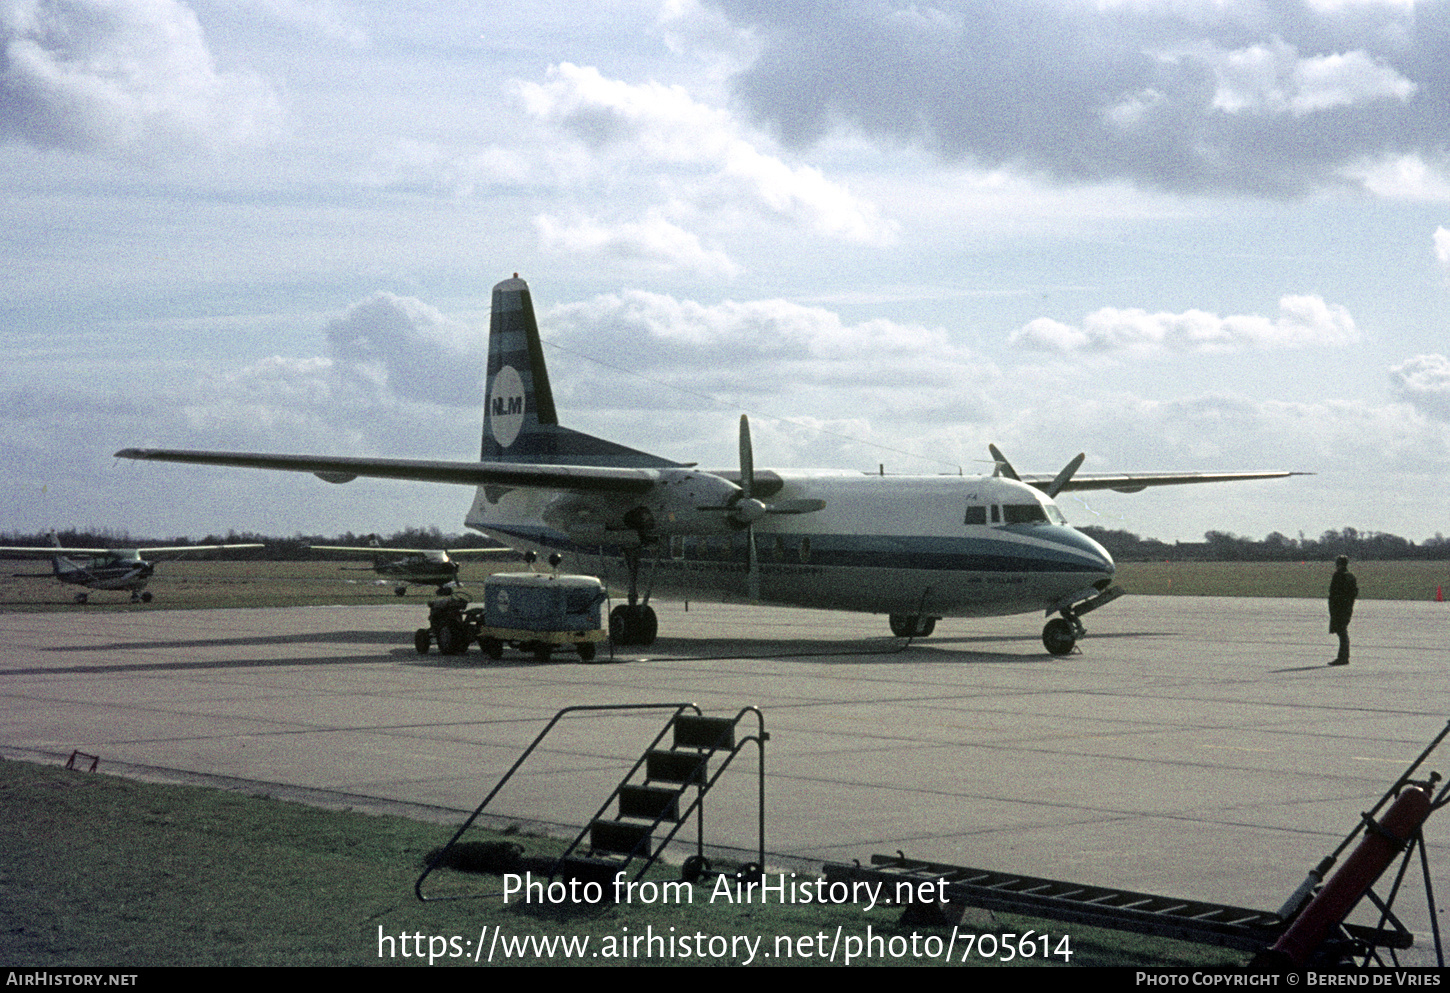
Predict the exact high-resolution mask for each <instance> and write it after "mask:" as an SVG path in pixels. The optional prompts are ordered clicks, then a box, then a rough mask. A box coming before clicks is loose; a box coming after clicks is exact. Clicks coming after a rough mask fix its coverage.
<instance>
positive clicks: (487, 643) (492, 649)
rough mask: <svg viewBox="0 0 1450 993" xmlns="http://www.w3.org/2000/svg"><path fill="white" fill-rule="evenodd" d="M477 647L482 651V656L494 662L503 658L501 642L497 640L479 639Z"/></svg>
mask: <svg viewBox="0 0 1450 993" xmlns="http://www.w3.org/2000/svg"><path fill="white" fill-rule="evenodd" d="M478 647H479V648H482V649H483V654H485V655H487V656H488V657H489V658H491V659H493V660H495V661H497V660H498V659H501V658H503V642H501V641H499V640H498V639H497V638H479V639H478Z"/></svg>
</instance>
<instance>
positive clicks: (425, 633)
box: [413, 628, 433, 655]
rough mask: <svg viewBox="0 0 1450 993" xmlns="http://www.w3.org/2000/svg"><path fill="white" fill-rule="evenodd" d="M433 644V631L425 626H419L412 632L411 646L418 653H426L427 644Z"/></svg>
mask: <svg viewBox="0 0 1450 993" xmlns="http://www.w3.org/2000/svg"><path fill="white" fill-rule="evenodd" d="M431 644H433V632H431V631H429V630H428V629H427V628H419V629H418V630H416V631H414V632H413V647H414V648H416V649H417V650H418V654H419V655H427V654H428V646H429V645H431Z"/></svg>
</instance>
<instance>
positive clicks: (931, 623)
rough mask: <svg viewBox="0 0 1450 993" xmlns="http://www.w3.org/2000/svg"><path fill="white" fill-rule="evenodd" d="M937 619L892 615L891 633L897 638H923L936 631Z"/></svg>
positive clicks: (918, 615)
mask: <svg viewBox="0 0 1450 993" xmlns="http://www.w3.org/2000/svg"><path fill="white" fill-rule="evenodd" d="M937 620H938V618H935V617H926V616H924V615H922V614H892V615H891V616H890V618H889V621H890V623H891V633H892V634H894V635H896V637H898V638H925V637H927V636H929V635H930V634H931V633H932V632H933V631H935V630H936V622H937Z"/></svg>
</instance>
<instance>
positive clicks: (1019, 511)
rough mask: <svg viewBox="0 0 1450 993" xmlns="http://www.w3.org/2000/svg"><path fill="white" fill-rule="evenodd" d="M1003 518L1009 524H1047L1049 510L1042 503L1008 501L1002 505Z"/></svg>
mask: <svg viewBox="0 0 1450 993" xmlns="http://www.w3.org/2000/svg"><path fill="white" fill-rule="evenodd" d="M1002 518H1003V520H1004V521H1005V522H1006V523H1008V524H1046V523H1047V512H1046V511H1045V510H1043V509H1042V504H1040V503H1007V504H1003V505H1002Z"/></svg>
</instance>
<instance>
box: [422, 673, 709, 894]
mask: <svg viewBox="0 0 1450 993" xmlns="http://www.w3.org/2000/svg"><path fill="white" fill-rule="evenodd" d="M670 708H673V709H674V711H675V717H678V716H679V715H680V714H681V713H683V712H684V711H686V710H693V711H694V712H695V713H696V714H700V713H701V711H700V708H699V707H698V706H696V705H695V704H693V703H689V702H686V703H602V704H580V705H578V706H573V707H565V708H564V709H563V710H561V711H559V712H558V713H556V714H555V715H554V716H553V718H552V719H551V720H550V721H549V723H548V724H547V725H545V726H544V730H542V731H540V732H539V734H538V737H536V738H535V739H534V740H533V742H532V743H531V744H530V745H529V747H528V748H526V749H524V753H523V754H522V755H520V756H519V757H518V760H517V761H515V762H514V764H513V765H512V766H510V767H509V770H508V772H506V773H504V774H503V778H502V779H500V780H499V781H498V785H496V786H494V788H493V789H492V790H491V791H490V792H489V794H488V796H486V797H484V798H483V802H482V803H480V804H479V805H478V806H477V807H476V808H474V811H473V813H471V814H469V815H468V819H467V820H466V821H464V822H463V826H462V827H460V828H459V829H458V830H457V831H456V832H454V834H453V837H452V838H449V839H448V844H446V845H444V846H443V847H442V848H440V849H439V850H438V853H437V854H436V855H434V856H433V858H432V859H430V860H429V862H428V866H427V868H425V869H424V870H423V873H422V875H420V876H419V877H418V880H417V882H415V883H414V884H413V893H414V894H415V895H416V896H417V897H418V899H419V900H421V901H423V902H424V903H433V902H439V901H443V900H461V899H464V897H463V896H461V895H460V896H446V897H438V896H435V897H428V896H424V895H423V880H425V879H427V878H428V875H429V874H430V873H431V872H432V871H433V870H434V869H436V868H437V867H438V865H439V864H440V863H441V862H442V861H443V857H444V856H445V855H446V854H447V853H448V850H449V849H451V848H452V847H453V846H454V845H455V844H457V842H458V839H459V838H461V837H463V834H464V832H465V831H467V830H468V829H469V828H470V827H472V826H473V822H474V821H476V820H477V819H478V817H479V815H480V814H482V813H483V808H484V807H487V806H488V805H489V802H490V801H492V800H493V798H494V797H495V796H497V795H498V792H499V790H501V789H503V788H504V784H506V783H507V782H508V781H509V779H511V778H512V777H513V774H514V773H515V772H518V770H519V767H520V766H522V765H523V764H524V762H525V761H527V760H528V757H529V756H530V755H532V754H533V753H534V749H536V748H538V747H539V744H540V743H541V742H542V741H543V740H544V739H545V738H546V737H548V736H549V732H551V731H553V730H554V728H555V726H557V725H558V723H559V721H561V720H563V718H564V717H565V715H567V714H572V713H579V712H583V711H605V710H615V711H621V710H667V709H670ZM673 722H674V717H671V718H670V720H669V721H667V722H666V723H665V730H666V731H667V730H669V727H670V724H672V723H673ZM664 734H665V731H661V732H660V733H659V736H658V737H656V738H655V741H656V742H658V741H659V740H660V738H663V737H664ZM651 747H653V746H651ZM643 761H644V759H643V758H641V759H640V762H643ZM638 768H639V764H638V763H636V765H635V769H638ZM630 774H631V775H633V770H631V773H630ZM605 805H606V806H608V804H607V802H606V804H605ZM575 843H576V844H577V841H576V842H575ZM571 850H572V849H571ZM478 895H479V896H482V895H483V894H478ZM470 896H472V895H470Z"/></svg>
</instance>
